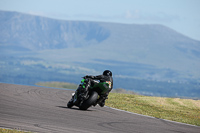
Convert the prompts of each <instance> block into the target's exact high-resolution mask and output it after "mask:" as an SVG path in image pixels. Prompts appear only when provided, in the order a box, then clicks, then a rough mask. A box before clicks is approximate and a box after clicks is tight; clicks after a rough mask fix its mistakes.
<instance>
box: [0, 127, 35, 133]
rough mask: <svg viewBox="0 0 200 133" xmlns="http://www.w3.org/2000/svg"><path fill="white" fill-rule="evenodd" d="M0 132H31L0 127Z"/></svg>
mask: <svg viewBox="0 0 200 133" xmlns="http://www.w3.org/2000/svg"><path fill="white" fill-rule="evenodd" d="M0 133H31V132H26V131H18V130H16V129H3V128H0Z"/></svg>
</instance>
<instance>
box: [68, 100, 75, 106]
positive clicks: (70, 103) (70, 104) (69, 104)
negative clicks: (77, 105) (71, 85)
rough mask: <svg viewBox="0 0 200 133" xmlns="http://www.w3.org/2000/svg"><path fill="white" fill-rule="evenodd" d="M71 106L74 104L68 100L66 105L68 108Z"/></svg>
mask: <svg viewBox="0 0 200 133" xmlns="http://www.w3.org/2000/svg"><path fill="white" fill-rule="evenodd" d="M72 106H74V104H73V101H71V100H70V101H69V102H68V103H67V107H68V108H71V107H72Z"/></svg>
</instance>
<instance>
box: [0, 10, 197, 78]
mask: <svg viewBox="0 0 200 133" xmlns="http://www.w3.org/2000/svg"><path fill="white" fill-rule="evenodd" d="M0 48H1V49H6V50H14V51H15V50H18V51H20V50H21V51H30V52H35V53H37V54H36V55H37V57H39V58H42V59H45V60H48V61H59V62H63V63H64V62H66V61H67V62H72V63H73V64H74V65H76V66H77V65H79V66H80V67H87V68H89V69H95V70H97V71H101V70H102V69H105V68H110V69H112V70H113V71H114V72H115V75H116V76H118V77H131V78H140V79H141V78H144V79H152V80H170V79H171V80H185V79H196V80H199V79H200V69H199V68H200V41H197V40H193V39H191V38H188V37H186V36H184V35H182V34H180V33H178V32H176V31H174V30H172V29H170V28H168V27H166V26H163V25H145V24H144V25H139V24H118V23H104V22H87V21H67V20H56V19H51V18H45V17H41V16H33V15H29V14H22V13H17V12H8V11H0Z"/></svg>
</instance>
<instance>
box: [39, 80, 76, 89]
mask: <svg viewBox="0 0 200 133" xmlns="http://www.w3.org/2000/svg"><path fill="white" fill-rule="evenodd" d="M36 85H39V86H47V87H55V88H65V89H77V87H78V85H76V84H72V83H66V82H56V81H53V82H39V83H36Z"/></svg>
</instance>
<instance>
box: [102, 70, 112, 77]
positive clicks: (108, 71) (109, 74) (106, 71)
mask: <svg viewBox="0 0 200 133" xmlns="http://www.w3.org/2000/svg"><path fill="white" fill-rule="evenodd" d="M103 75H105V76H112V72H111V71H110V70H105V71H104V72H103Z"/></svg>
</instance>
